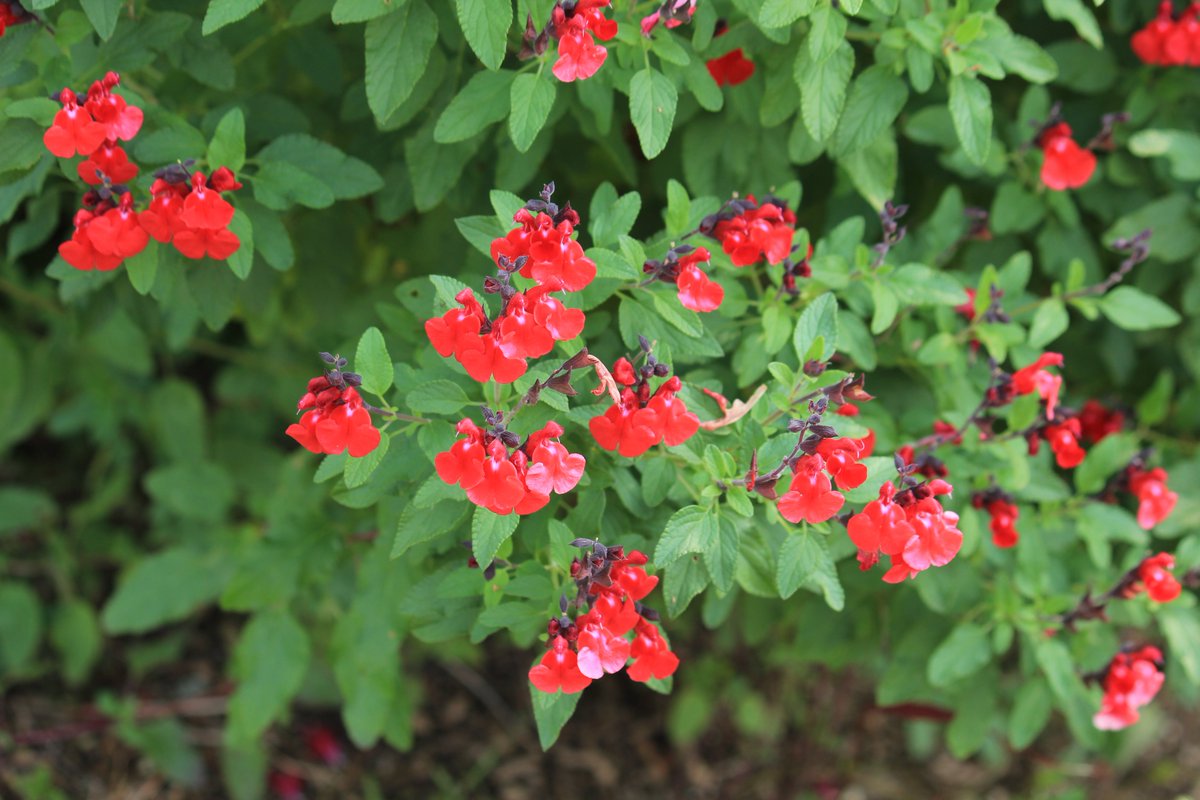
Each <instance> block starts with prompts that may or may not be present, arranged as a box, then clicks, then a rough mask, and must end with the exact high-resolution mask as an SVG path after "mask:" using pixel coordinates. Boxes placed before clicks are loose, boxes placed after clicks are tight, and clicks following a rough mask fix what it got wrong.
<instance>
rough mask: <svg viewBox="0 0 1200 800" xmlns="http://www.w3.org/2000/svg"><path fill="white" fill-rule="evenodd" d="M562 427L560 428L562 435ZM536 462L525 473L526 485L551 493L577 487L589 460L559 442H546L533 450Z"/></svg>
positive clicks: (541, 492) (537, 490) (546, 493)
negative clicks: (568, 449) (569, 450)
mask: <svg viewBox="0 0 1200 800" xmlns="http://www.w3.org/2000/svg"><path fill="white" fill-rule="evenodd" d="M561 432H562V429H561V428H560V429H559V433H560V435H561ZM533 460H534V462H536V463H534V464H533V465H532V466H530V467H529V471H528V472H527V473H526V475H525V485H526V486H527V487H529V489H530V491H534V492H539V493H540V494H544V495H549V494H550V492H551V491H553V492H554V493H555V494H566V493H567V492H569V491H571V490H572V489H574V488H575V486H576V484H578V483H579V479H580V478H581V477H583V469H584V467H585V466H587V461H586V459H584V457H583V456H582V455H580V454H579V453H571V452H568V451H567V448H566V447H564V446H563V445H562V444H561V443H559V442H545V443H543V444H540V445H538V447H537V449H536V450H534V451H533Z"/></svg>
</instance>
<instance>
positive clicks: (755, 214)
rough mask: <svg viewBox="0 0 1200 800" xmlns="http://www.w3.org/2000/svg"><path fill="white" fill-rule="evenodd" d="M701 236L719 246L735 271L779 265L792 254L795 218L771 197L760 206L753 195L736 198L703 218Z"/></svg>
mask: <svg viewBox="0 0 1200 800" xmlns="http://www.w3.org/2000/svg"><path fill="white" fill-rule="evenodd" d="M700 233H702V234H704V235H705V236H708V237H710V238H713V239H715V240H717V241H718V242H720V243H721V249H722V250H724V251H725V252H726V254H728V255H729V258H730V260H731V261H733V265H734V266H735V267H748V266H751V265H753V264H757V263H758V262H759V261H762V260H766V262H767V263H768V264H780V263H782V262H783V261H784V259H786V258H787V257H788V256H790V255H791V253H792V239H793V238H794V237H795V235H796V214H795V213H794V212H792V211H791V210H789V209H788V207H787V204H786V203H784V202H783V201H782V200H779V199H776V198H773V197H768V198H767V199H766V200H765V201H764V202H763V203H762V205H759V204H758V201H756V200H755V199H754V195H747V196H746V197H744V198H739V197H735V198H733V199H732V200H730V201H729V202H727V203H725V205H724V206H722V207H721V209H720V210H719V211H717V213H715V214H710V215H709V216H707V217H705V218H704V220H703V221H702V222H701V223H700ZM811 255H812V253H811V251H810V252H809V256H811Z"/></svg>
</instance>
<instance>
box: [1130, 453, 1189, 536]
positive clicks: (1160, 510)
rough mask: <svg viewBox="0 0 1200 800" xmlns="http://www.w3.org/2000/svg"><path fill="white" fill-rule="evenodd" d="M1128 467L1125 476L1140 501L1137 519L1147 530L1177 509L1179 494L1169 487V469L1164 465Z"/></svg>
mask: <svg viewBox="0 0 1200 800" xmlns="http://www.w3.org/2000/svg"><path fill="white" fill-rule="evenodd" d="M1138 461H1140V459H1135V463H1134V464H1131V465H1130V466H1129V467H1127V468H1126V470H1125V472H1124V474H1123V478H1124V480H1125V481H1126V483H1127V486H1128V488H1129V491H1130V492H1132V493H1133V495H1134V497H1136V498H1137V501H1138V510H1137V521H1138V525H1140V526H1141V527H1142V528H1143V529H1145V530H1150V529H1151V528H1153V527H1154V526H1155V525H1157V524H1158V523H1160V522H1162V521H1163V520H1164V519H1166V518H1167V517H1168V516H1170V514H1171V512H1172V511H1173V510H1175V503H1176V502H1177V501H1178V500H1179V495H1178V494H1177V493H1175V492H1172V491H1171V490H1170V489H1168V488H1167V471H1166V470H1165V469H1163V468H1162V467H1155V468H1154V469H1149V470H1148V469H1145V468H1144V467H1142V466H1141V465H1140V463H1137V462H1138Z"/></svg>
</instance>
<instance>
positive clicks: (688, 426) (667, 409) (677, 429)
mask: <svg viewBox="0 0 1200 800" xmlns="http://www.w3.org/2000/svg"><path fill="white" fill-rule="evenodd" d="M682 388H683V381H681V380H679V376H678V375H675V376H672V377H670V378H668V379H667V380H666V382H664V383H663V384H662V386H659V387H658V391H656V392H655V393H654V397H652V398H650V401H649V402H648V403H646V408H647V409H648V410H650V411H653V412H654V414H655V418H656V422H657V430H658V431H659V434H660V436H661V438H662V440H663V441H664V442H666V443H667V446H668V447H674V446H676V445H680V444H683V443H684V442H686V441H687V440H688V439H690V438H692V436H694V435H695V434H696V431H698V430H700V418H699V417H697V416H696V415H695V414H693V413H692V412H691V411H688V409H687V405H686V404H685V403H684V402H683V400H682V399H681V398H679V397H676V396H675V395H676V392H678V391H679V390H680V389H682Z"/></svg>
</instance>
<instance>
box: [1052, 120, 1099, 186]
mask: <svg viewBox="0 0 1200 800" xmlns="http://www.w3.org/2000/svg"><path fill="white" fill-rule="evenodd" d="M1039 146H1040V147H1041V148H1042V154H1043V156H1044V157H1043V159H1042V183H1044V184H1045V185H1046V187H1047V188H1048V189H1053V190H1055V191H1063V190H1064V189H1078V188H1079V187H1081V186H1083V185H1084V184H1085V183H1087V182H1088V181H1089V180H1091V179H1092V173H1094V172H1095V171H1096V154H1095V153H1093V152H1092V151H1091V150H1087V149H1085V148H1083V147H1080V146H1079V145H1078V144H1076V143H1075V140H1074V139H1072V138H1071V128H1070V126H1069V125H1067V124H1066V123H1065V122H1060V123H1058V124H1057V125H1054V126H1052V127H1051V128H1050V129H1049V130H1048V131H1046V132H1045V133H1044V134H1042V136H1041V138H1040V140H1039Z"/></svg>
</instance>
